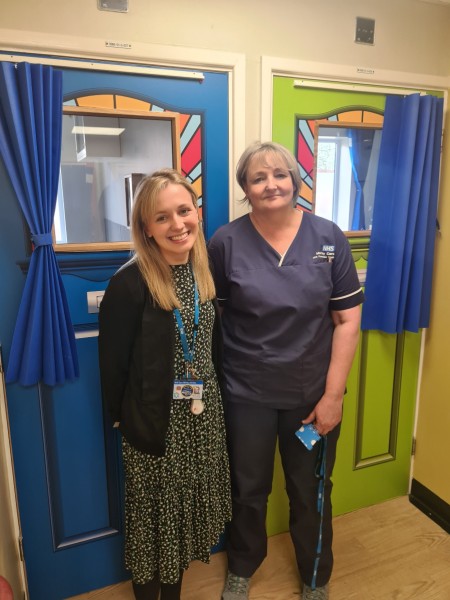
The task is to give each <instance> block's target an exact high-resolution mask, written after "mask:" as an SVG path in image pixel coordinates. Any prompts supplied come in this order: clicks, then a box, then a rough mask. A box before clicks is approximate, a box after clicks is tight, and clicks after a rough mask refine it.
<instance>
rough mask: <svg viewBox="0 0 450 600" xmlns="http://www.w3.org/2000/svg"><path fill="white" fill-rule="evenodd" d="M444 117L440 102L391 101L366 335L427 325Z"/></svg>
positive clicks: (411, 98)
mask: <svg viewBox="0 0 450 600" xmlns="http://www.w3.org/2000/svg"><path fill="white" fill-rule="evenodd" d="M442 116H443V100H442V99H441V98H436V97H434V96H420V95H419V94H413V95H410V96H406V97H400V96H388V97H387V99H386V109H385V113H384V123H383V133H382V138H381V147H380V157H379V163H378V175H377V185H376V191H375V205H374V212H373V224H372V234H371V240H370V249H369V258H368V265H367V277H366V302H365V303H364V307H363V314H362V324H361V327H362V329H379V330H381V331H385V332H387V333H400V332H401V331H403V330H407V331H413V332H417V331H418V330H419V329H420V328H423V327H428V325H429V319H430V300H431V277H432V268H433V259H434V242H435V236H436V211H437V198H438V184H439V164H440V147H441V131H442Z"/></svg>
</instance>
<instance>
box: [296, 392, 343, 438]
mask: <svg viewBox="0 0 450 600" xmlns="http://www.w3.org/2000/svg"><path fill="white" fill-rule="evenodd" d="M342 402H343V396H341V397H340V398H339V397H338V398H337V397H333V396H332V395H331V394H326V393H325V394H324V395H323V396H322V398H321V399H320V400H319V402H318V403H317V404H316V406H315V407H314V410H313V411H312V412H310V413H309V415H308V416H307V418H306V419H303V421H302V423H303V424H304V425H306V424H308V423H314V427H315V428H316V429H317V432H318V433H319V434H320V435H327V433H329V432H330V431H332V430H333V429H334V428H335V427H336V425H339V423H340V422H341V419H342Z"/></svg>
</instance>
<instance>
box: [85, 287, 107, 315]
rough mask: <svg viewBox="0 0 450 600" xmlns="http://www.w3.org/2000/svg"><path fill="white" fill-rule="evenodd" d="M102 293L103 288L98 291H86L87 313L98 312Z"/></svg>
mask: <svg viewBox="0 0 450 600" xmlns="http://www.w3.org/2000/svg"><path fill="white" fill-rule="evenodd" d="M104 293H105V291H104V290H101V291H100V292H88V293H87V305H88V313H98V311H99V309H100V303H101V301H102V300H103V295H104Z"/></svg>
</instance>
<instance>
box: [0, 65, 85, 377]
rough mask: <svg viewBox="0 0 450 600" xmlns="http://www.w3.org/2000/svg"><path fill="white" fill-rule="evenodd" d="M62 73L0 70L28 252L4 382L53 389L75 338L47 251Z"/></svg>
mask: <svg viewBox="0 0 450 600" xmlns="http://www.w3.org/2000/svg"><path fill="white" fill-rule="evenodd" d="M62 105H63V98H62V72H61V71H56V70H54V69H53V68H52V67H47V66H43V65H30V64H28V63H20V64H18V65H17V66H16V65H14V64H12V63H7V62H3V63H0V155H1V157H2V159H3V161H4V163H5V167H6V170H7V172H8V174H9V177H10V179H11V183H12V186H13V188H14V191H15V193H16V195H17V198H18V201H19V203H20V206H21V208H22V211H23V214H24V216H25V219H26V221H27V223H28V226H29V228H30V232H31V240H32V242H33V244H34V251H33V253H32V255H31V259H30V264H29V269H28V273H27V278H26V281H25V286H24V290H23V294H22V299H21V302H20V306H19V311H18V315H17V321H16V326H15V329H14V335H13V340H12V344H11V350H10V357H9V362H8V367H7V373H6V379H7V381H8V382H13V381H18V382H19V383H21V384H22V385H33V384H36V383H38V382H43V383H45V384H47V385H50V386H53V385H56V384H62V383H64V382H65V381H66V380H72V379H74V378H75V377H78V376H79V368H78V358H77V352H76V345H75V336H74V331H73V326H72V322H71V319H70V314H69V307H68V303H67V298H66V294H65V290H64V286H63V282H62V278H61V274H60V272H59V267H58V264H57V261H56V255H55V252H54V250H53V246H52V236H51V230H52V225H53V216H54V212H55V205H56V198H57V191H58V180H59V168H60V159H61V132H62Z"/></svg>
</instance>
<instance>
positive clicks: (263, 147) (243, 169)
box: [236, 142, 302, 206]
mask: <svg viewBox="0 0 450 600" xmlns="http://www.w3.org/2000/svg"><path fill="white" fill-rule="evenodd" d="M267 154H272V155H274V156H276V157H278V158H280V159H281V160H282V161H283V163H284V164H285V165H286V168H287V170H288V171H289V173H290V174H291V179H292V185H293V186H294V194H293V203H294V206H296V204H297V198H298V196H299V194H300V188H301V186H302V179H301V177H300V172H299V169H298V164H297V161H296V159H295V157H294V155H293V154H292V153H291V152H290V151H289V150H288V149H287V148H285V147H284V146H282V145H281V144H277V143H276V142H255V143H254V144H251V145H250V146H248V148H246V150H244V152H243V153H242V156H241V158H240V159H239V161H238V164H237V166H236V180H237V182H238V184H239V185H240V186H241V188H242V189H243V190H244V191H245V186H246V184H247V172H248V168H249V165H250V162H251V161H252V160H253V159H254V158H256V157H257V156H261V155H262V156H265V155H267Z"/></svg>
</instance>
